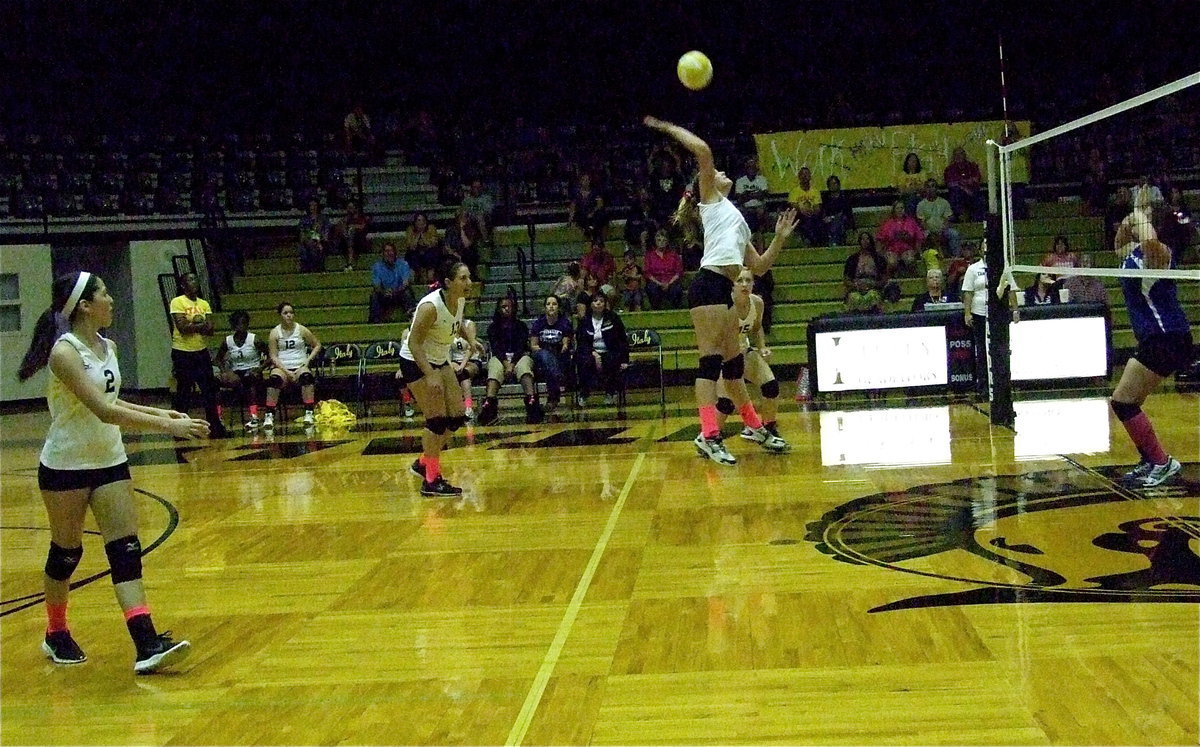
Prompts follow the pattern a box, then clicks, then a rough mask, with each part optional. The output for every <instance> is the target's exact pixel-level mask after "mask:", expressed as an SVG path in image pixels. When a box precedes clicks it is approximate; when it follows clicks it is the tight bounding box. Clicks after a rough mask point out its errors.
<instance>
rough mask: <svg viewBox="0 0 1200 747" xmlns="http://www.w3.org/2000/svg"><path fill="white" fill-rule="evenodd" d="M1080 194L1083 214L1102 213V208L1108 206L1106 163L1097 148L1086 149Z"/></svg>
mask: <svg viewBox="0 0 1200 747" xmlns="http://www.w3.org/2000/svg"><path fill="white" fill-rule="evenodd" d="M1082 196H1083V208H1084V215H1104V209H1105V208H1106V207H1108V165H1107V164H1105V162H1104V156H1103V155H1102V154H1101V153H1100V149H1099V148H1092V149H1091V150H1090V151H1088V161H1087V171H1085V172H1084V174H1083V186H1082Z"/></svg>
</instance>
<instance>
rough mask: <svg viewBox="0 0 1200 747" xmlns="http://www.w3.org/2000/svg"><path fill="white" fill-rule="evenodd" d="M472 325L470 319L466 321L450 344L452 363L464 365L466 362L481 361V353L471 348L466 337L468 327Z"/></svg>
mask: <svg viewBox="0 0 1200 747" xmlns="http://www.w3.org/2000/svg"><path fill="white" fill-rule="evenodd" d="M470 323H471V320H470V319H464V320H463V321H462V325H461V327H460V328H459V331H458V333H457V334H455V335H454V341H453V342H451V343H450V362H451V363H454V364H458V363H462V362H463V361H464V360H468V361H479V360H480V358H479V351H478V350H475V349H473V348H472V347H471V342H470V340H468V339H467V338H466V336H465V332H466V329H467V325H468V324H470Z"/></svg>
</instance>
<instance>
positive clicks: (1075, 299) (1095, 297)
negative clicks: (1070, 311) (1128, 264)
mask: <svg viewBox="0 0 1200 747" xmlns="http://www.w3.org/2000/svg"><path fill="white" fill-rule="evenodd" d="M1168 246H1169V245H1168ZM1079 266H1080V267H1091V266H1092V255H1090V254H1087V253H1086V252H1085V253H1083V254H1080V255H1079ZM1062 287H1063V288H1065V289H1066V291H1067V300H1068V301H1070V302H1071V303H1102V304H1104V305H1105V306H1107V305H1108V289H1107V288H1105V287H1104V281H1103V280H1101V279H1100V278H1098V277H1096V276H1094V275H1068V276H1067V277H1066V278H1064V279H1063V281H1062Z"/></svg>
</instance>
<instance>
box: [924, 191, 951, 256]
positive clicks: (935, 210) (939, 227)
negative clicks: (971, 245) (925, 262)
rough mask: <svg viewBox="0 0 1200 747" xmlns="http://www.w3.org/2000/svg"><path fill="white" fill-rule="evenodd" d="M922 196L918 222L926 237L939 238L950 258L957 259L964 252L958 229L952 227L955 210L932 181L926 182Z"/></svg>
mask: <svg viewBox="0 0 1200 747" xmlns="http://www.w3.org/2000/svg"><path fill="white" fill-rule="evenodd" d="M921 195H922V197H921V201H920V202H918V203H917V221H918V222H919V223H920V224H921V228H922V229H923V230H924V231H925V235H926V236H929V235H930V234H932V235H934V236H937V237H939V238H940V242H939V243H941V244H943V245H944V246H946V247H947V248H948V249H949V251H950V256H951V257H957V256H958V253H959V252H960V251H962V239H961V238H960V237H959V233H958V229H957V228H955V227H954V226H952V225H950V222H951V221H953V220H954V210H953V209H952V208H951V207H950V202H949V201H947V200H946V198H945V197H942V196H941V195H939V194H938V191H937V182H935V181H934V180H932V179H927V180H925V188H924V190H923V191H922V193H921Z"/></svg>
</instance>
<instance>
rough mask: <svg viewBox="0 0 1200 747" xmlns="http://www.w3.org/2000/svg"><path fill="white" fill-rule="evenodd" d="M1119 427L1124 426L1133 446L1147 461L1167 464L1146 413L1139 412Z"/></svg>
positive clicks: (1165, 455) (1165, 456)
mask: <svg viewBox="0 0 1200 747" xmlns="http://www.w3.org/2000/svg"><path fill="white" fill-rule="evenodd" d="M1121 425H1123V426H1125V430H1126V432H1128V433H1129V437H1130V438H1131V439H1133V444H1134V446H1137V448H1138V451H1140V452H1142V454H1144V455H1145V457H1146V458H1147V459H1149V460H1150V461H1151V462H1154V463H1155V464H1166V463H1167V452H1165V451H1163V447H1162V444H1160V443H1159V442H1158V436H1157V435H1155V433H1154V426H1153V425H1152V424H1151V423H1150V418H1148V417H1146V413H1144V412H1139V413H1138V414H1137V415H1134V416H1133V417H1132V418H1130V419H1129V420H1125V421H1122V423H1121Z"/></svg>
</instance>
